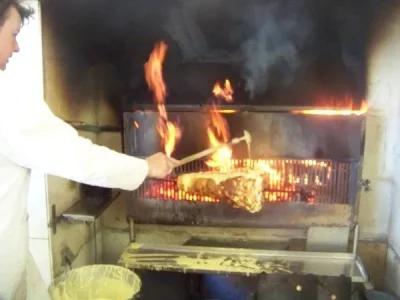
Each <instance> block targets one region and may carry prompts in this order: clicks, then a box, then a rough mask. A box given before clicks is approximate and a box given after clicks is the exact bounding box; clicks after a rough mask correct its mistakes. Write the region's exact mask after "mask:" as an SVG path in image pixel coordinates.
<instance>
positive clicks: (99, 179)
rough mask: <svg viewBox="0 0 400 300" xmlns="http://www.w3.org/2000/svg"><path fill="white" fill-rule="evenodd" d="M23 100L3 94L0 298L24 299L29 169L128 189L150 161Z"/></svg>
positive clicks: (137, 182)
mask: <svg viewBox="0 0 400 300" xmlns="http://www.w3.org/2000/svg"><path fill="white" fill-rule="evenodd" d="M20 100H21V101H17V100H16V99H15V97H11V99H7V97H6V95H2V94H1V93H0V300H9V299H16V300H20V299H18V298H19V296H15V293H16V290H18V288H17V287H18V286H19V285H21V282H23V281H24V276H25V272H26V263H27V258H28V243H27V242H28V234H27V232H28V228H27V198H28V189H29V179H30V169H37V170H40V171H42V172H44V173H47V174H52V175H56V176H60V177H64V178H67V179H71V180H74V181H77V182H81V183H86V184H90V185H97V186H103V187H108V188H120V189H124V190H134V189H136V188H138V187H139V185H140V184H141V183H142V182H143V181H144V179H145V178H146V176H147V173H148V164H147V162H146V161H145V160H143V159H139V158H135V157H132V156H128V155H125V154H121V153H118V152H115V151H113V150H110V149H108V148H106V147H102V146H98V145H94V144H93V143H92V142H91V141H90V140H88V139H85V138H82V137H80V136H78V133H77V131H76V130H75V129H74V128H72V127H71V126H70V125H68V124H67V123H65V122H63V121H62V120H60V119H59V118H57V117H56V116H55V115H54V114H53V113H52V112H51V111H50V109H49V108H48V106H47V105H46V104H45V102H44V101H42V100H37V99H36V100H35V99H30V100H28V99H20ZM22 285H24V283H22Z"/></svg>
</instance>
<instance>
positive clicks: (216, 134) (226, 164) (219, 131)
mask: <svg viewBox="0 0 400 300" xmlns="http://www.w3.org/2000/svg"><path fill="white" fill-rule="evenodd" d="M213 94H214V95H215V97H217V98H218V99H222V100H225V101H227V102H232V101H233V97H232V96H233V89H232V87H231V84H230V82H229V80H228V79H227V80H225V84H224V86H223V87H221V86H220V84H219V83H218V82H217V83H216V84H215V85H214V88H213ZM212 106H213V108H212V110H211V111H210V119H209V124H208V126H207V135H208V139H209V141H210V146H211V147H218V146H220V145H221V144H223V143H226V142H228V141H229V139H230V134H229V128H228V123H227V121H226V120H225V118H224V117H223V115H222V114H221V111H220V110H218V108H217V106H216V104H215V102H214V103H213V105H212ZM231 158H232V149H231V147H228V146H225V147H221V148H220V149H218V150H217V151H216V152H215V153H214V154H213V155H212V156H211V158H210V159H209V160H208V161H207V162H206V164H207V165H208V166H209V167H212V168H217V169H219V170H221V171H227V170H228V169H229V168H230V165H231Z"/></svg>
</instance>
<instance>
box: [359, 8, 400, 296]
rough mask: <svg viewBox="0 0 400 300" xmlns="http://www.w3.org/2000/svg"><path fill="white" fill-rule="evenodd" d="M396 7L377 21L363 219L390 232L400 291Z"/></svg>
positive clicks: (391, 272)
mask: <svg viewBox="0 0 400 300" xmlns="http://www.w3.org/2000/svg"><path fill="white" fill-rule="evenodd" d="M391 13H392V16H389V15H386V22H385V24H383V23H382V24H379V25H378V26H377V33H376V35H375V39H374V40H373V41H372V42H371V48H370V49H371V51H370V61H369V100H370V104H371V108H372V110H371V114H372V116H371V117H370V120H369V125H370V127H371V128H370V132H368V134H369V136H368V137H369V140H368V142H367V145H366V149H367V151H368V154H369V155H366V156H365V159H366V162H365V166H366V170H365V172H364V173H365V176H372V177H371V180H372V181H373V186H372V188H373V189H374V190H375V192H374V193H373V197H364V199H362V200H364V203H361V205H362V212H364V216H363V218H362V219H361V221H362V222H363V223H362V225H363V229H364V233H369V232H372V233H378V234H385V233H387V234H388V242H389V250H388V259H387V276H386V278H387V286H388V288H389V289H390V290H391V291H393V292H396V293H397V294H398V295H400V286H399V282H400V218H399V217H400V169H399V168H400V85H399V80H400V9H399V8H397V9H393V10H392V11H391ZM368 212H369V214H368ZM369 215H370V216H371V218H368V216H369ZM378 222H380V225H379V224H378Z"/></svg>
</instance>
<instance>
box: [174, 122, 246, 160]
mask: <svg viewBox="0 0 400 300" xmlns="http://www.w3.org/2000/svg"><path fill="white" fill-rule="evenodd" d="M242 141H244V142H246V144H247V145H250V143H251V135H250V133H249V132H248V131H246V130H245V131H244V132H243V136H242V137H238V138H234V139H232V140H231V141H230V142H227V143H225V144H220V145H218V146H217V147H212V148H209V149H206V150H203V151H200V152H198V153H195V154H192V155H189V156H187V157H185V158H182V159H181V160H180V161H179V164H178V166H181V165H184V164H187V163H190V162H192V161H194V160H197V159H200V158H203V157H205V156H208V155H210V154H213V153H214V152H216V151H218V150H219V149H221V148H223V147H226V146H232V145H236V144H239V143H240V142H242Z"/></svg>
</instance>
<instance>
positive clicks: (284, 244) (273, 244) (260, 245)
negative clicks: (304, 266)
mask: <svg viewBox="0 0 400 300" xmlns="http://www.w3.org/2000/svg"><path fill="white" fill-rule="evenodd" d="M184 245H185V246H199V247H217V248H235V249H238V248H243V249H258V250H291V251H295V250H303V249H304V245H305V242H304V240H301V239H291V240H290V241H265V240H264V241H261V240H242V239H238V240H235V239H226V240H224V239H219V240H217V239H213V238H210V239H205V238H191V239H190V240H188V241H187V242H185V244H184Z"/></svg>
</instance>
